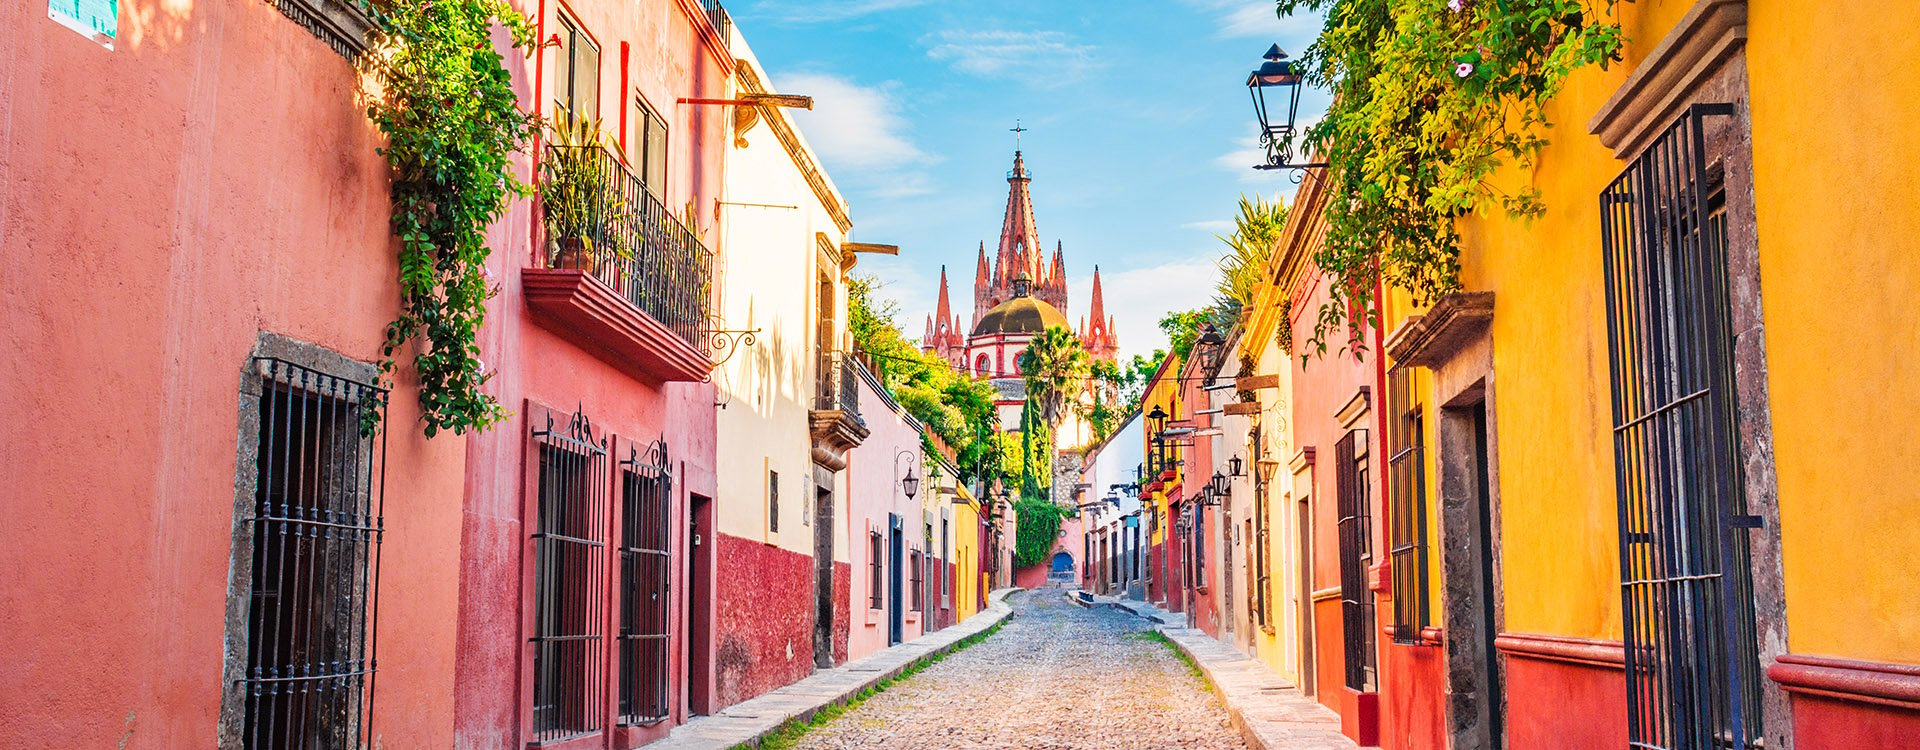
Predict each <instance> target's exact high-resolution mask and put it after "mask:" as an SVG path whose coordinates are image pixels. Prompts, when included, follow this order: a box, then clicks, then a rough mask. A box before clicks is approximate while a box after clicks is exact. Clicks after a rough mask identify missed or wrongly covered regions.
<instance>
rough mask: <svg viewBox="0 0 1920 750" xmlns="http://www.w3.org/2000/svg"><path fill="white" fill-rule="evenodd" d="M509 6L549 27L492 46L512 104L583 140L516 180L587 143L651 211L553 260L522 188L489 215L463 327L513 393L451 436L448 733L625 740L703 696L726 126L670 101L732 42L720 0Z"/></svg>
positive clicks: (698, 87) (470, 741)
mask: <svg viewBox="0 0 1920 750" xmlns="http://www.w3.org/2000/svg"><path fill="white" fill-rule="evenodd" d="M528 12H529V14H530V15H531V16H532V17H533V20H534V22H535V24H536V26H537V28H538V29H539V33H540V37H541V38H542V39H546V40H549V42H550V44H548V45H546V46H545V47H544V48H543V49H542V50H541V52H540V53H539V54H537V55H534V56H533V57H532V58H531V59H527V60H524V61H520V60H515V63H516V65H517V66H518V67H517V68H516V69H515V71H514V72H515V75H516V80H517V81H518V82H519V83H520V84H521V85H522V87H523V89H522V90H523V91H524V92H525V99H524V106H526V107H528V108H530V109H538V110H539V111H541V112H543V113H545V114H547V115H548V116H550V117H553V118H555V121H556V122H561V121H564V119H563V118H567V117H572V118H578V119H580V120H584V121H589V122H592V121H597V122H598V123H599V124H600V128H601V135H600V137H599V139H598V140H599V141H600V142H601V145H598V146H594V145H573V144H567V143H561V142H557V141H555V140H554V139H553V135H552V132H551V131H549V133H548V135H547V137H546V138H545V139H543V140H542V142H540V143H539V144H537V145H536V148H535V151H534V154H533V155H532V161H533V164H530V165H529V167H528V176H529V180H530V181H533V178H534V176H535V175H539V176H540V179H546V174H545V173H543V172H541V168H540V166H539V165H540V164H543V163H545V162H548V161H555V162H556V163H557V164H564V163H567V162H565V161H562V160H593V163H596V164H599V165H601V166H602V174H603V175H604V179H606V180H607V181H608V184H607V185H606V187H605V190H606V191H608V192H607V194H608V195H612V194H621V195H626V196H628V197H627V198H626V199H625V200H626V202H627V205H628V206H629V210H632V211H634V212H636V213H639V214H641V215H643V216H646V217H648V218H649V220H651V221H657V222H660V223H661V225H662V226H664V227H665V229H664V230H663V231H662V232H660V233H658V234H654V233H649V234H647V235H645V236H643V237H640V238H636V240H635V243H636V244H635V245H634V247H633V249H634V256H635V260H634V261H632V262H630V263H622V262H618V261H615V260H611V259H607V258H597V259H596V258H590V259H589V260H588V261H587V262H584V263H583V262H581V261H580V259H579V258H577V257H570V256H569V251H568V250H567V247H568V245H569V244H570V243H577V242H578V241H579V240H578V239H576V238H572V237H566V236H557V235H558V234H559V233H558V232H557V231H556V232H549V231H548V229H547V227H546V226H545V223H544V222H543V221H542V217H543V213H542V212H543V211H544V210H546V207H545V206H543V205H541V204H540V202H539V201H538V200H529V201H523V202H520V203H518V204H516V205H515V207H514V209H513V211H512V213H511V214H510V215H509V217H508V220H507V221H506V222H503V223H502V224H501V226H500V227H499V228H498V229H497V230H496V232H495V239H496V242H497V245H496V250H495V253H494V256H493V261H492V264H491V269H492V271H493V273H494V275H495V276H496V277H497V278H499V279H500V280H501V292H500V294H499V295H498V296H496V297H495V298H494V299H493V300H492V301H491V303H490V306H489V318H488V325H487V327H486V328H485V329H484V330H483V332H482V335H481V346H482V348H483V349H484V350H485V351H487V352H488V353H489V355H490V356H491V357H493V358H494V359H495V361H497V362H498V364H497V365H496V368H495V375H494V377H493V378H492V380H490V381H489V383H488V388H489V390H490V392H491V393H492V394H493V395H494V396H495V397H496V398H498V399H499V400H500V402H501V403H502V404H505V405H506V406H507V407H508V408H509V409H511V410H512V412H513V414H512V417H511V418H510V419H509V420H508V421H507V422H505V423H503V424H501V425H499V426H496V427H495V428H494V429H492V430H489V431H487V432H485V433H482V434H480V435H476V436H474V437H473V438H471V439H470V440H469V443H468V446H467V461H468V467H469V469H468V474H467V480H466V488H465V491H466V505H465V514H464V516H463V520H462V524H461V528H462V539H463V549H464V554H463V558H462V559H463V565H462V566H461V575H460V591H461V601H460V612H459V633H460V637H459V646H460V648H459V654H460V657H459V680H458V687H457V689H456V690H455V702H456V706H457V709H458V714H457V716H458V718H457V720H456V733H457V736H456V745H457V746H459V747H474V748H481V747H487V748H491V747H511V746H516V745H519V744H521V743H563V744H564V745H565V746H566V747H608V748H628V747H635V746H638V745H640V744H643V743H645V742H647V741H649V740H651V739H657V738H659V737H662V736H664V734H665V733H666V731H667V730H668V729H670V728H671V727H672V726H673V725H675V724H678V723H680V722H683V721H685V720H686V718H687V717H688V716H689V715H691V714H692V713H695V712H697V711H699V710H701V708H702V706H701V703H702V702H703V701H706V700H708V699H709V696H707V695H703V694H700V693H699V692H698V691H696V690H695V687H696V685H697V684H698V681H695V680H691V679H689V678H688V675H689V673H690V671H691V672H692V673H695V674H698V673H700V671H701V669H702V667H701V664H702V661H703V659H702V657H704V656H705V654H706V652H707V644H706V643H705V638H704V636H705V633H704V632H703V629H702V628H701V625H703V624H704V623H708V622H711V616H712V615H711V608H712V606H713V604H712V597H711V588H710V587H711V583H710V581H711V580H712V576H711V570H712V569H713V567H714V565H715V562H714V561H713V559H712V557H711V555H709V554H706V550H705V548H704V546H703V545H704V544H710V543H711V541H710V540H711V534H702V528H703V527H702V526H701V524H703V523H704V524H708V525H709V528H710V524H711V523H712V521H711V515H712V512H713V511H712V507H711V506H712V503H713V498H714V497H715V495H716V490H715V479H714V474H715V470H714V410H713V404H714V391H713V387H712V386H711V385H710V384H707V383H705V382H704V381H705V379H706V378H707V375H708V372H709V371H710V369H711V366H712V365H711V362H710V361H709V360H708V354H707V352H706V350H705V341H704V340H703V339H702V337H701V335H700V334H699V332H700V331H701V330H703V329H706V328H708V327H710V326H709V323H708V321H707V317H706V311H707V310H708V308H709V304H710V300H708V299H707V298H706V295H707V292H706V286H705V282H704V281H703V279H705V278H707V277H708V276H709V275H710V274H711V268H712V263H713V259H714V251H715V249H716V248H717V247H718V242H719V241H720V239H721V238H720V236H719V233H718V232H717V231H716V229H715V222H714V220H713V214H712V207H713V206H714V205H715V203H714V202H715V201H716V200H717V199H718V198H719V190H720V178H721V160H722V154H723V152H724V149H723V147H724V145H725V143H726V134H727V129H728V125H727V121H726V118H725V117H724V111H723V110H722V108H719V107H695V106H682V105H679V104H678V103H677V102H678V100H679V99H682V98H695V97H709V98H718V97H724V96H725V95H726V93H727V91H728V78H729V76H730V75H731V73H732V69H733V59H732V57H731V56H730V55H729V54H728V51H727V43H726V42H727V34H728V29H727V28H725V24H724V23H723V21H724V18H725V17H724V15H723V14H721V15H710V14H708V13H707V12H705V10H704V9H702V8H701V7H700V6H699V5H697V4H695V3H691V2H659V3H611V2H591V1H589V2H576V3H564V2H558V1H557V0H552V1H549V2H543V3H539V4H538V5H537V6H535V7H532V8H528ZM688 205H691V206H693V207H694V210H693V211H692V212H690V213H689V212H685V211H680V210H677V209H673V208H670V207H679V206H688ZM600 239H601V243H602V244H603V245H604V244H610V243H612V242H613V241H615V240H616V239H617V238H614V237H605V238H600ZM676 264H677V265H676ZM662 277H665V278H668V279H670V280H669V281H667V282H666V283H665V284H664V285H659V284H657V282H653V281H650V280H656V279H659V278H662ZM649 283H655V284H656V285H655V286H648V284H649ZM662 298H665V299H679V300H682V302H681V304H679V305H677V306H663V305H659V304H657V303H656V302H655V301H656V300H659V299H662ZM703 581H704V582H705V585H704V586H703Z"/></svg>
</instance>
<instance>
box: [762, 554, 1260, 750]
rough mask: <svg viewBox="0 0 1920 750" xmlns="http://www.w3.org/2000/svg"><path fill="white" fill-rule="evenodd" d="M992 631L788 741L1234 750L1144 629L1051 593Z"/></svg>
mask: <svg viewBox="0 0 1920 750" xmlns="http://www.w3.org/2000/svg"><path fill="white" fill-rule="evenodd" d="M1008 601H1009V602H1010V603H1012V605H1013V608H1014V617H1013V619H1012V620H1011V621H1009V622H1008V623H1007V626H1006V627H1004V628H1002V629H1001V630H1000V632H998V633H996V634H995V635H994V636H993V637H992V638H988V639H987V640H985V641H983V642H981V643H980V644H978V645H975V646H973V647H971V648H968V649H967V650H965V651H962V652H959V653H957V654H954V655H953V656H951V657H949V658H947V659H946V660H945V661H942V662H940V663H939V664H935V665H933V666H931V667H928V668H927V669H926V670H925V671H923V672H920V673H919V674H917V675H915V676H914V677H912V678H911V679H908V680H903V681H901V682H898V683H895V684H894V685H893V686H892V687H890V688H888V689H887V690H886V691H884V692H882V693H879V694H877V695H875V696H873V697H872V698H870V699H868V700H867V701H866V702H865V703H862V704H861V705H860V706H859V707H857V708H854V709H853V710H850V711H848V712H847V713H845V714H844V715H842V716H840V717H839V718H837V719H835V720H834V721H832V722H829V723H826V724H824V725H822V726H820V727H816V728H815V729H813V730H812V731H810V732H808V733H807V734H805V735H804V736H802V737H801V738H800V741H799V743H798V744H796V745H795V747H796V748H805V749H807V750H824V749H827V748H888V749H889V750H892V749H894V748H899V749H901V750H907V749H910V748H942V749H944V748H1003V749H1011V748H1020V749H1022V750H1025V749H1026V748H1048V749H1062V750H1064V749H1068V748H1073V749H1078V748H1115V749H1119V748H1143V747H1155V748H1159V747H1181V748H1208V749H1209V750H1212V749H1214V748H1241V747H1245V745H1244V744H1243V743H1242V742H1241V739H1240V736H1239V733H1237V732H1235V731H1234V728H1233V727H1232V726H1231V724H1230V723H1229V721H1228V715H1227V712H1226V711H1225V710H1223V709H1222V707H1221V705H1220V703H1219V701H1218V700H1216V699H1215V698H1214V697H1213V696H1211V695H1208V694H1207V692H1206V689H1205V687H1204V686H1203V685H1202V684H1201V681H1200V680H1199V679H1197V678H1196V677H1194V675H1193V674H1192V673H1191V672H1190V671H1189V669H1188V667H1187V666H1186V664H1184V663H1183V662H1182V661H1181V659H1180V658H1179V656H1178V655H1177V654H1175V653H1174V651H1173V650H1172V649H1169V648H1167V647H1166V646H1164V645H1161V644H1159V643H1156V642H1155V641H1154V639H1152V638H1149V637H1145V636H1147V634H1148V633H1149V631H1150V630H1151V629H1152V626H1151V625H1150V624H1149V623H1147V622H1146V621H1144V620H1141V619H1139V618H1137V617H1134V616H1132V615H1131V614H1129V613H1127V612H1124V611H1121V610H1117V609H1113V608H1108V607H1097V608H1093V609H1083V608H1082V607H1080V606H1075V604H1073V603H1071V602H1070V601H1069V598H1068V591H1067V590H1066V589H1061V588H1045V589H1037V590H1034V591H1029V592H1022V593H1018V594H1015V595H1013V596H1012V597H1011V598H1009V599H1008Z"/></svg>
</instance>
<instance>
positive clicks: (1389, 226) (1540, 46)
mask: <svg viewBox="0 0 1920 750" xmlns="http://www.w3.org/2000/svg"><path fill="white" fill-rule="evenodd" d="M1276 2H1277V5H1278V10H1279V13H1280V14H1281V15H1287V14H1291V13H1293V12H1295V11H1298V10H1302V9H1305V10H1310V11H1322V12H1324V14H1325V16H1326V26H1325V27H1324V29H1323V30H1322V31H1321V33H1320V36H1319V38H1318V39H1316V40H1315V41H1314V43H1313V46H1312V47H1311V48H1310V49H1308V50H1307V52H1306V54H1304V55H1302V57H1301V60H1300V63H1301V68H1302V69H1303V72H1304V73H1305V75H1306V79H1307V81H1308V82H1309V83H1311V84H1314V85H1318V86H1324V87H1327V88H1328V89H1330V90H1331V91H1332V92H1333V95H1334V101H1333V104H1332V106H1331V107H1330V108H1329V109H1328V110H1327V114H1326V116H1325V118H1324V119H1322V120H1321V121H1320V122H1319V123H1318V124H1315V125H1314V126H1312V127H1311V128H1309V129H1308V130H1307V132H1306V140H1307V143H1308V144H1309V145H1310V146H1311V147H1312V148H1313V149H1314V150H1315V151H1316V152H1317V153H1318V154H1319V155H1320V156H1321V157H1322V158H1323V159H1324V160H1325V161H1326V162H1327V163H1328V169H1327V171H1326V174H1325V179H1328V180H1329V181H1330V182H1329V183H1328V185H1327V204H1326V205H1327V208H1326V219H1327V224H1326V227H1327V228H1326V235H1325V239H1324V242H1323V244H1322V246H1321V248H1320V250H1319V251H1318V252H1317V253H1316V254H1315V256H1314V262H1315V264H1316V265H1318V266H1319V268H1320V269H1321V271H1322V272H1324V273H1326V274H1328V275H1329V277H1330V279H1331V283H1330V284H1329V290H1330V295H1331V298H1330V299H1329V300H1328V301H1327V302H1326V303H1325V304H1324V305H1323V306H1322V307H1321V309H1320V311H1319V314H1318V316H1317V318H1316V320H1315V323H1314V330H1313V338H1312V340H1310V341H1308V342H1307V345H1306V349H1307V350H1308V352H1310V353H1312V354H1325V353H1326V350H1327V346H1328V342H1329V340H1330V339H1334V340H1339V341H1340V344H1341V345H1342V348H1345V349H1351V350H1352V351H1354V353H1355V354H1361V353H1363V352H1364V351H1365V348H1366V347H1365V338H1364V333H1365V330H1366V327H1367V326H1371V325H1377V324H1378V323H1379V304H1378V300H1376V299H1375V296H1376V295H1375V289H1376V283H1382V282H1383V283H1384V284H1386V285H1390V286H1394V287H1399V288H1402V289H1406V290H1407V291H1409V292H1411V293H1412V294H1413V297H1414V299H1415V301H1416V303H1419V304H1427V303H1429V302H1431V301H1432V300H1433V299H1434V298H1435V297H1437V296H1439V295H1441V294H1445V293H1447V292H1451V291H1455V290H1457V289H1459V287H1460V280H1459V274H1460V245H1459V243H1460V237H1459V234H1458V232H1457V230H1456V229H1455V220H1457V219H1458V218H1460V217H1462V216H1465V215H1467V214H1469V213H1472V212H1474V211H1478V210H1482V209H1485V208H1487V207H1489V206H1498V207H1500V208H1501V209H1503V210H1504V211H1505V212H1506V214H1507V215H1508V216H1511V217H1516V218H1522V219H1529V218H1532V217H1535V216H1538V215H1540V213H1541V212H1542V211H1543V210H1544V205H1543V204H1542V202H1541V198H1540V191H1539V190H1538V189H1537V188H1528V189H1525V190H1522V191H1520V192H1515V193H1508V192H1503V191H1501V190H1500V189H1499V188H1497V187H1496V186H1495V185H1494V184H1493V182H1492V177H1493V175H1494V173H1495V172H1496V171H1497V170H1499V169H1500V168H1502V167H1504V166H1517V167H1520V168H1522V169H1525V168H1530V167H1532V166H1533V164H1534V160H1535V159H1536V157H1537V156H1538V155H1539V153H1540V149H1541V148H1543V147H1544V146H1546V145H1547V140H1546V137H1545V133H1546V131H1547V129H1548V128H1549V127H1550V126H1551V123H1549V122H1548V121H1547V118H1546V115H1545V107H1546V103H1547V102H1548V100H1550V99H1552V98H1553V96H1554V95H1555V94H1556V93H1558V92H1559V90H1560V86H1561V84H1562V83H1563V82H1565V80H1566V78H1567V76H1568V75H1570V74H1572V73H1573V72H1574V71H1576V70H1579V69H1580V68H1583V67H1586V66H1588V65H1594V64H1598V65H1600V66H1601V67H1603V68H1604V67H1606V65H1607V64H1609V63H1611V62H1616V61H1618V60H1619V59H1620V47H1621V43H1622V40H1623V37H1622V34H1621V30H1620V27H1619V25H1618V23H1616V22H1614V21H1613V20H1612V18H1613V9H1614V6H1615V4H1616V2H1617V0H1590V1H1588V2H1582V1H1581V0H1276ZM1341 337H1344V339H1343V340H1342V338H1341ZM1290 343H1291V342H1284V343H1283V345H1284V344H1290ZM1303 356H1305V355H1304V354H1303Z"/></svg>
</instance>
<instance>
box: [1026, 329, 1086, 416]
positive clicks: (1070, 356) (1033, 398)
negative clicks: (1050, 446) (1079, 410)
mask: <svg viewBox="0 0 1920 750" xmlns="http://www.w3.org/2000/svg"><path fill="white" fill-rule="evenodd" d="M1090 359H1091V358H1090V357H1088V356H1087V350H1086V348H1085V347H1083V346H1082V345H1081V344H1080V337H1079V336H1075V335H1073V331H1071V330H1069V329H1067V327H1066V326H1051V327H1049V328H1047V330H1044V331H1041V332H1040V335H1038V336H1035V337H1033V339H1032V340H1031V341H1028V342H1027V348H1026V349H1025V350H1024V351H1022V352H1020V374H1021V375H1023V376H1025V377H1026V381H1027V403H1028V404H1029V405H1038V406H1039V407H1040V415H1041V416H1042V417H1043V418H1044V419H1045V421H1046V426H1047V428H1048V429H1049V430H1051V429H1053V428H1056V427H1059V426H1060V420H1061V419H1062V418H1064V417H1065V416H1066V413H1067V403H1068V401H1069V400H1072V399H1074V398H1075V396H1076V395H1077V394H1079V393H1080V392H1081V391H1082V389H1084V388H1085V387H1086V380H1087V372H1088V364H1087V363H1088V362H1089V361H1090Z"/></svg>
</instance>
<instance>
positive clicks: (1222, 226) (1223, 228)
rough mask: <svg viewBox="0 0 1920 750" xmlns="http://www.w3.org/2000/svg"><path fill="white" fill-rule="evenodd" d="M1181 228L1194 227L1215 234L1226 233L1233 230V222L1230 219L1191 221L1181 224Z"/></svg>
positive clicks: (1193, 228)
mask: <svg viewBox="0 0 1920 750" xmlns="http://www.w3.org/2000/svg"><path fill="white" fill-rule="evenodd" d="M1180 228H1181V229H1192V230H1195V231H1199V232H1210V233H1213V234H1224V233H1226V232H1231V231H1233V222H1232V221H1231V220H1228V219H1208V220H1206V221H1189V222H1187V223H1185V224H1181V225H1180Z"/></svg>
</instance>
